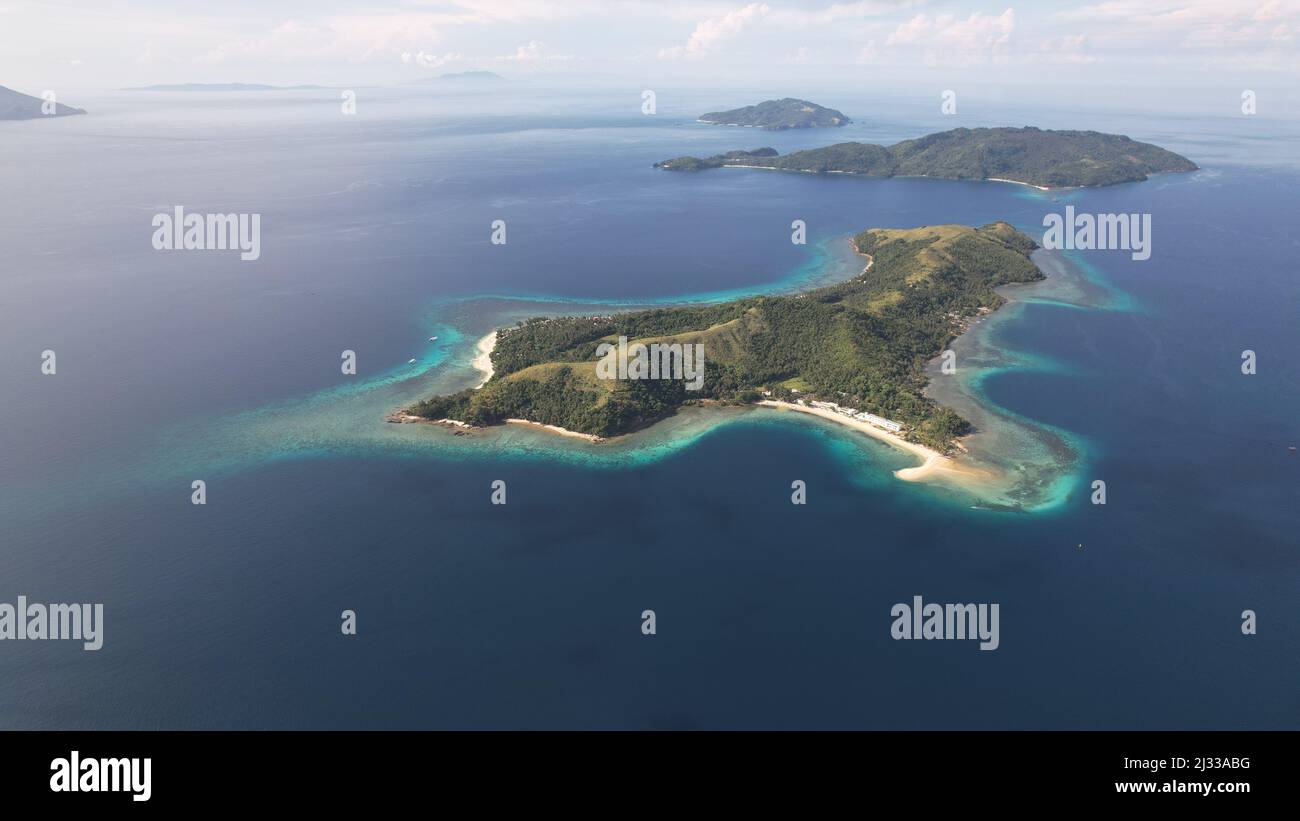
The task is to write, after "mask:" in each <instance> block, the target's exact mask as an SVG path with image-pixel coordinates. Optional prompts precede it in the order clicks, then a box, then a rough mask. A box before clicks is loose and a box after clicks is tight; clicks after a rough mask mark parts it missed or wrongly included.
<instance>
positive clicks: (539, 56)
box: [497, 40, 573, 63]
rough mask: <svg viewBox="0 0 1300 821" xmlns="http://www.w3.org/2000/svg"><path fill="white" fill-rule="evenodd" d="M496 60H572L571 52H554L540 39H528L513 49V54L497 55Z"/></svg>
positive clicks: (538, 61)
mask: <svg viewBox="0 0 1300 821" xmlns="http://www.w3.org/2000/svg"><path fill="white" fill-rule="evenodd" d="M497 59H498V60H510V61H513V62H516V63H540V62H547V61H554V60H572V59H573V55H572V54H554V53H552V52H551V51H550V50H549V49H548V48H547V47H546V44H545V43H543V42H542V41H541V40H529V41H528V42H527V43H525V44H524V45H522V46H520V47H519V48H517V49H515V53H514V54H507V55H506V56H504V57H498V58H497Z"/></svg>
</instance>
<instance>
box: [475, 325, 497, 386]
mask: <svg viewBox="0 0 1300 821" xmlns="http://www.w3.org/2000/svg"><path fill="white" fill-rule="evenodd" d="M496 346H497V332H496V331H493V332H492V333H490V334H488V335H487V336H485V337H483V338H482V339H480V340H479V341H478V345H477V346H475V348H474V350H476V351H477V352H478V355H477V356H475V357H474V363H473V364H474V370H476V371H479V372H480V373H482V374H483V381H482V382H480V383H478V384H477V385H475V386H474V387H475V388H476V389H477V388H481V387H483V386H484V385H486V384H487V382H488V380H489V379H491V378H492V373H493V370H492V349H493V348H495V347H496Z"/></svg>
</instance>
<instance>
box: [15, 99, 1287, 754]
mask: <svg viewBox="0 0 1300 821" xmlns="http://www.w3.org/2000/svg"><path fill="white" fill-rule="evenodd" d="M639 91H640V90H639V89H636V90H633V91H631V92H628V91H626V90H625V91H621V92H617V93H616V92H612V91H609V90H598V91H583V92H582V93H575V92H564V91H557V90H553V89H546V88H531V87H530V88H516V87H513V86H507V87H505V88H503V89H499V90H493V91H483V90H474V91H466V92H439V91H434V90H429V89H358V90H357V96H358V110H357V114H356V115H354V116H347V115H343V114H341V113H340V110H339V99H338V93H337V92H331V91H296V92H274V93H265V92H264V93H211V94H184V93H171V94H168V93H146V92H105V93H100V94H87V95H85V96H83V97H80V98H77V99H75V100H74V99H73V97H71V96H69V97H68V99H70V100H73V101H74V103H75V104H76V105H79V106H83V107H85V108H87V109H89V110H90V112H91V114H90V115H89V116H86V117H71V118H61V119H57V120H50V121H40V122H23V123H3V124H0V148H2V150H0V190H3V191H4V192H5V196H4V198H3V199H0V246H2V247H3V248H4V253H3V255H2V257H0V258H2V260H3V261H0V293H2V294H3V296H0V602H10V603H12V602H14V601H16V599H17V597H18V596H19V595H25V596H27V597H28V599H29V600H31V601H41V602H102V603H103V605H104V614H105V615H104V618H105V626H104V646H103V648H102V649H101V650H98V651H95V652H86V651H83V650H82V649H81V645H80V643H78V642H53V641H45V642H41V641H4V642H0V680H3V681H4V682H5V684H6V686H5V687H4V688H0V727H5V728H176V729H179V728H403V727H409V728H1134V729H1138V728H1292V729H1294V728H1300V652H1297V648H1300V604H1298V603H1297V591H1300V539H1298V537H1297V534H1298V533H1300V456H1297V454H1296V452H1295V451H1293V450H1290V449H1289V448H1291V447H1292V446H1297V445H1300V412H1298V411H1300V359H1298V358H1297V350H1300V323H1298V322H1297V317H1298V316H1300V269H1297V265H1296V262H1295V260H1296V258H1297V256H1298V253H1300V238H1298V237H1300V235H1297V233H1296V230H1295V203H1296V196H1297V191H1298V190H1300V187H1298V186H1300V150H1297V148H1296V147H1297V146H1298V145H1300V139H1298V138H1300V125H1298V124H1297V123H1294V122H1288V121H1279V120H1264V119H1260V120H1255V119H1254V118H1247V117H1242V116H1241V115H1239V114H1236V112H1235V110H1234V109H1231V108H1229V109H1227V110H1225V112H1224V113H1223V114H1222V115H1214V114H1209V113H1204V112H1202V113H1198V114H1196V115H1195V116H1188V115H1175V114H1170V113H1151V112H1138V111H1098V110H1088V109H1083V108H1080V109H1069V108H1059V107H1051V108H1046V107H1045V108H1035V107H1032V106H1030V105H1029V104H1028V102H1027V101H996V100H995V101H991V102H990V103H989V104H988V105H986V106H984V107H982V108H979V109H977V110H975V109H972V108H970V107H967V108H966V109H965V111H966V112H968V113H963V115H962V117H961V118H951V117H942V116H940V115H939V114H938V112H937V110H936V111H931V110H930V106H929V105H928V104H927V105H926V106H924V107H922V106H920V105H919V104H916V105H908V104H903V103H897V104H891V105H887V106H886V105H880V104H879V102H878V101H877V100H875V99H873V98H872V97H871V96H870V95H869V94H868V93H867V92H862V91H859V92H857V96H850V97H847V98H844V97H840V98H837V99H844V100H845V102H844V103H842V104H839V105H837V107H839V108H841V109H842V110H844V112H845V113H846V114H848V115H849V116H850V117H852V118H853V119H854V120H855V122H854V123H853V124H852V125H850V126H848V127H846V128H844V129H838V130H835V131H831V132H827V131H813V132H802V133H794V132H782V133H775V134H768V133H763V132H755V131H751V130H748V129H733V128H718V127H710V126H705V125H702V124H699V123H696V122H694V117H695V116H696V115H697V114H698V112H699V111H704V110H710V109H712V108H716V107H717V105H715V104H714V103H715V102H716V101H717V100H718V99H719V97H720V96H721V95H720V94H709V93H706V92H702V91H698V90H697V91H693V92H691V93H690V94H670V93H661V94H660V95H659V109H658V113H656V114H654V115H653V116H647V115H643V114H642V113H641V110H640V105H641V99H640V95H639ZM813 96H814V97H816V95H813ZM722 99H723V100H724V101H725V100H729V99H730V97H722ZM923 108H924V110H923ZM935 108H937V106H935ZM1234 114H1235V116H1234ZM1021 124H1033V125H1038V126H1042V127H1045V128H1092V129H1097V130H1101V131H1112V132H1120V133H1126V134H1129V135H1130V136H1132V137H1134V138H1135V139H1140V140H1149V141H1153V142H1156V143H1158V144H1160V145H1163V146H1165V147H1167V148H1170V149H1172V150H1174V151H1178V152H1179V153H1182V154H1184V155H1186V156H1188V157H1189V158H1191V159H1193V160H1194V161H1196V162H1197V163H1199V164H1200V165H1201V167H1202V170H1200V171H1198V172H1195V173H1192V174H1185V175H1163V176H1157V177H1154V178H1152V179H1151V180H1149V181H1147V182H1144V183H1135V184H1126V185H1118V186H1113V187H1108V188H1104V189H1097V190H1086V191H1069V192H1048V193H1043V192H1039V191H1035V190H1033V189H1030V188H1027V187H1024V186H1017V185H1010V184H1001V183H980V182H954V181H942V180H931V179H891V180H867V179H852V178H845V177H819V176H814V175H803V174H782V173H775V172H769V171H763V170H746V169H720V170H715V171H710V172H705V173H700V174H673V173H667V172H661V171H656V170H654V169H653V168H652V167H651V166H652V164H653V163H654V162H655V161H657V160H661V159H665V158H668V157H673V156H678V155H682V154H697V155H699V154H711V153H716V152H719V151H725V150H729V149H733V148H755V147H759V146H762V145H770V146H772V147H775V148H777V149H778V150H780V151H782V152H785V151H787V150H792V149H797V148H807V147H813V146H817V145H825V144H829V143H832V142H838V141H844V140H868V141H878V142H885V143H892V142H895V141H897V140H900V139H905V138H909V137H915V136H920V135H922V134H925V133H929V132H932V131H936V130H941V129H945V128H950V127H955V126H959V125H960V126H970V127H974V126H978V125H1021ZM177 205H181V206H183V207H184V208H185V209H186V211H189V212H223V213H225V212H255V213H258V214H261V227H262V235H261V249H262V254H261V258H260V259H259V260H257V261H255V262H242V261H240V259H239V257H238V254H237V253H234V252H218V251H212V252H199V251H190V252H164V251H155V250H153V248H152V247H151V244H150V240H151V237H152V234H153V228H152V226H151V220H152V217H153V215H154V214H156V213H162V212H167V213H170V212H171V210H172V208H173V207H174V206H177ZM1066 205H1073V206H1074V207H1075V209H1076V211H1081V212H1082V211H1087V212H1093V213H1096V212H1102V213H1105V212H1125V213H1128V212H1137V213H1150V214H1151V215H1152V224H1153V236H1152V241H1153V245H1152V254H1151V258H1150V259H1149V260H1147V261H1134V260H1132V259H1130V257H1129V255H1128V254H1127V253H1126V252H1120V251H1105V252H1102V251H1095V252H1084V251H1072V252H1038V254H1037V255H1036V257H1035V259H1036V261H1038V262H1039V264H1040V265H1041V266H1042V267H1043V269H1044V270H1045V271H1046V272H1047V273H1048V279H1047V280H1046V281H1045V282H1043V283H1040V284H1036V285H1032V286H1028V287H1023V288H1017V289H1011V290H1009V291H1008V292H1007V295H1008V297H1009V299H1010V300H1011V301H1010V302H1009V304H1008V305H1007V306H1006V307H1004V308H1003V309H1002V310H1000V311H998V312H997V313H996V314H994V315H993V316H992V317H990V318H987V319H985V320H983V321H981V322H980V323H978V324H977V325H975V326H974V328H973V329H972V330H971V332H969V333H968V334H966V335H965V336H963V337H962V338H961V339H959V340H958V341H957V342H956V343H955V344H954V350H955V351H956V352H957V354H958V373H957V374H956V375H955V376H945V375H942V374H939V373H938V372H937V368H936V369H935V374H934V376H935V378H934V380H933V383H932V388H931V393H932V395H934V396H935V398H937V399H939V400H940V401H942V402H944V403H945V404H950V405H952V406H953V407H955V408H957V409H958V410H959V411H960V412H961V413H963V414H964V415H966V416H967V417H968V418H970V419H972V421H974V422H975V423H976V425H977V427H978V429H979V433H978V434H977V435H976V437H974V438H973V439H972V440H971V446H972V450H974V451H976V453H977V454H978V455H980V456H982V457H984V458H986V459H988V460H990V461H991V462H994V463H996V464H998V465H999V467H1001V468H1003V469H1005V470H1007V471H1010V472H1012V473H1014V474H1015V475H1017V476H1019V477H1021V481H1020V482H1019V484H1018V485H1017V488H1016V490H1015V492H1014V493H1013V494H1012V495H1011V496H1007V495H1000V496H999V497H998V498H986V497H984V496H982V495H981V494H979V493H974V494H972V493H970V492H965V491H961V490H956V489H952V488H945V487H941V486H929V485H919V484H911V483H905V482H902V481H899V480H897V479H895V478H894V477H893V475H892V471H894V470H896V469H898V468H900V467H906V466H908V465H911V464H913V463H914V462H913V461H912V460H911V459H910V457H908V456H906V455H905V454H902V453H900V452H897V451H894V450H892V449H891V448H889V447H888V446H886V445H884V444H881V443H879V442H876V441H874V440H869V439H867V438H866V437H863V436H861V435H860V434H856V433H854V432H852V431H848V430H846V429H841V428H838V427H836V426H833V425H829V424H827V423H823V422H820V421H818V420H814V419H811V418H805V417H803V416H796V415H795V414H790V413H777V412H773V411H768V410H724V411H719V410H688V411H686V412H683V413H682V414H679V415H678V416H677V417H675V418H673V419H670V420H668V421H666V422H664V423H661V424H660V425H658V426H656V427H654V428H652V429H650V430H649V431H645V432H642V433H639V434H636V435H634V436H631V437H627V438H626V439H625V440H621V441H619V442H614V443H607V444H605V445H598V446H594V445H589V444H586V443H582V442H575V441H571V440H567V439H562V438H560V437H556V436H553V435H550V434H545V433H541V432H534V431H531V430H522V429H517V428H514V427H511V428H508V429H501V430H493V431H492V432H490V433H488V434H485V435H481V436H476V437H455V436H452V435H450V434H449V433H447V432H446V431H443V430H441V429H435V428H432V427H428V426H414V425H390V424H385V423H384V421H383V417H384V415H385V414H386V413H387V412H388V411H390V410H392V409H394V408H396V407H399V406H401V405H402V404H404V403H406V402H409V401H412V400H413V399H416V398H419V397H421V396H425V395H428V394H431V393H435V392H445V391H450V390H456V389H459V388H462V387H466V386H469V385H473V384H476V382H477V381H478V374H477V372H476V371H474V370H473V369H472V368H471V367H470V361H471V359H472V358H473V356H474V345H475V343H476V341H477V340H478V339H479V338H480V337H481V336H483V335H484V334H486V333H487V332H489V331H490V330H492V329H493V328H496V327H502V326H505V325H508V324H511V323H513V322H514V321H516V320H518V319H520V318H524V317H528V316H535V315H544V314H557V313H572V314H588V313H609V312H611V311H615V310H622V309H630V308H634V307H642V306H654V305H672V304H682V303H688V302H711V301H717V300H721V299H728V298H732V297H736V296H741V295H749V294H762V293H790V292H794V291H798V290H800V289H803V288H808V287H813V286H815V285H817V284H821V283H825V282H833V281H838V280H842V279H846V278H848V277H851V276H853V275H855V274H856V273H858V272H859V271H860V270H861V267H862V264H863V261H862V259H861V258H860V257H857V256H856V255H854V254H853V253H852V252H851V250H850V248H849V245H848V237H850V236H851V235H852V234H853V233H855V232H857V231H859V230H862V229H863V228H868V227H912V226H917V225H929V224H941V223H963V224H972V225H979V224H984V223H987V222H990V221H993V220H996V219H1003V220H1007V221H1009V222H1011V223H1012V224H1014V225H1016V226H1017V227H1020V228H1021V229H1023V230H1025V231H1027V232H1029V233H1031V235H1035V236H1038V235H1041V232H1042V228H1041V225H1042V219H1043V216H1044V215H1045V214H1047V213H1049V212H1061V211H1062V210H1063V209H1064V207H1065V206H1066ZM497 219H501V220H505V221H506V224H507V231H508V241H507V243H506V244H505V245H500V246H498V245H493V244H491V243H490V242H489V233H490V225H491V223H492V221H493V220H497ZM795 219H802V220H804V221H805V222H806V224H807V226H808V243H807V245H803V246H798V245H792V244H791V242H790V224H791V221H792V220H795ZM430 336H437V337H438V338H437V340H436V341H435V342H429V341H428V338H429V337H430ZM345 349H350V350H354V351H356V352H357V357H358V373H357V375H356V376H344V375H342V374H341V373H340V368H339V363H340V352H341V351H343V350H345ZM1247 349H1249V350H1253V351H1255V352H1256V355H1257V358H1258V372H1257V373H1256V374H1254V375H1243V374H1242V372H1241V368H1240V364H1241V355H1242V352H1243V351H1244V350H1247ZM44 350H53V351H55V352H56V354H57V373H56V374H55V375H53V376H48V375H43V374H42V373H41V368H40V364H41V354H42V351H44ZM411 359H415V360H416V361H415V363H414V364H410V363H409V362H408V360H411ZM195 479H202V480H204V481H205V482H206V483H207V504H206V505H203V506H196V505H192V504H191V503H190V494H191V482H192V481H193V480H195ZM498 479H500V480H504V481H505V482H506V483H507V487H508V503H507V504H506V505H492V504H491V503H490V501H489V496H490V486H491V484H492V483H493V482H494V481H495V480H498ZM796 479H798V480H802V481H804V482H805V483H806V485H807V488H808V503H807V504H806V505H802V506H796V505H792V504H790V493H791V490H790V487H791V482H792V481H794V480H796ZM1098 479H1100V480H1103V481H1105V483H1106V488H1107V500H1106V504H1105V505H1094V504H1092V503H1091V502H1090V498H1089V497H1090V495H1091V487H1090V486H1091V483H1092V482H1093V481H1094V480H1098ZM916 595H920V596H923V597H924V600H925V601H926V602H939V603H945V602H985V603H997V604H998V605H999V607H1000V646H999V648H998V649H997V650H996V651H992V652H982V651H980V650H979V649H978V646H977V643H975V642H970V641H895V640H893V639H891V636H890V625H891V622H892V618H891V616H890V610H891V608H892V607H893V605H894V604H895V603H899V602H907V603H910V602H911V601H912V597H913V596H916ZM646 609H652V610H654V611H655V614H656V623H657V633H656V634H655V635H653V636H645V635H642V632H641V614H642V612H643V611H644V610H646ZM343 610H354V611H355V612H356V614H357V626H358V631H357V635H355V636H344V635H342V633H341V631H340V613H341V611H343ZM1244 610H1253V611H1255V613H1256V615H1257V619H1258V633H1257V634H1256V635H1250V636H1247V635H1243V634H1242V631H1241V623H1242V612H1243V611H1244Z"/></svg>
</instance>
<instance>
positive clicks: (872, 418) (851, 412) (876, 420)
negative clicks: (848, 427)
mask: <svg viewBox="0 0 1300 821" xmlns="http://www.w3.org/2000/svg"><path fill="white" fill-rule="evenodd" d="M799 402H800V403H801V404H802V403H803V400H802V399H800V400H799ZM808 404H809V405H811V406H812V407H814V408H821V409H822V410H828V411H834V412H835V413H838V414H842V415H844V416H847V417H849V418H851V419H856V420H858V421H859V422H867V423H868V424H872V425H875V426H876V427H878V428H884V429H885V430H887V431H890V432H891V433H900V432H902V430H903V426H902V425H900V424H898V423H897V422H893V421H891V420H889V419H886V418H885V417H883V416H876V415H875V414H874V413H867V412H865V411H860V410H858V409H857V408H844V407H840V406H839V405H837V404H835V403H834V402H818V401H816V400H812V401H810V402H809V403H808Z"/></svg>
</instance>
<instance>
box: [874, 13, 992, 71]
mask: <svg viewBox="0 0 1300 821" xmlns="http://www.w3.org/2000/svg"><path fill="white" fill-rule="evenodd" d="M1015 30H1016V11H1015V9H1007V10H1006V11H1004V12H1002V14H1000V15H997V16H993V15H988V14H983V13H981V12H978V11H977V12H974V13H972V14H971V15H970V16H969V17H967V18H966V19H965V20H960V19H958V18H957V17H956V16H954V15H951V14H941V15H938V16H937V17H931V16H929V15H927V14H918V15H916V16H915V17H913V18H912V19H911V20H908V21H907V22H906V23H903V24H902V25H900V26H899V27H898V28H896V29H894V33H893V34H891V35H889V37H888V39H886V40H885V45H886V46H887V47H895V46H903V47H908V48H920V49H921V51H922V53H923V55H924V58H925V60H926V61H927V62H945V63H970V62H985V61H988V60H995V61H1001V60H1004V59H1006V57H1007V54H1008V53H1009V46H1010V43H1011V35H1012V33H1014V32H1015Z"/></svg>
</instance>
